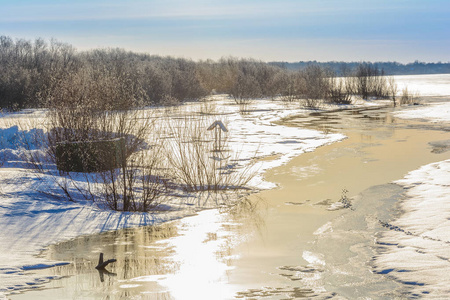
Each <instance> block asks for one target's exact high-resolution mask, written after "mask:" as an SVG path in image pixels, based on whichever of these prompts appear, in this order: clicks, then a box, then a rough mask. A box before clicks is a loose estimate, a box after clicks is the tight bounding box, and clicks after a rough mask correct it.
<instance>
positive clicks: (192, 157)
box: [165, 117, 255, 192]
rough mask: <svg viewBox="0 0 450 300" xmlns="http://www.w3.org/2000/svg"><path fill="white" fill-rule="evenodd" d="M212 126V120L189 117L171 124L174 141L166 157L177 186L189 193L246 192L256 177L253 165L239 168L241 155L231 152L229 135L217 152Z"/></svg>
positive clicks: (225, 137) (167, 150)
mask: <svg viewBox="0 0 450 300" xmlns="http://www.w3.org/2000/svg"><path fill="white" fill-rule="evenodd" d="M209 123H212V120H211V119H208V118H204V117H202V118H192V117H191V118H190V117H186V118H184V119H180V120H178V122H171V123H170V124H168V129H169V132H170V135H171V136H172V139H171V140H170V141H168V142H167V143H166V150H165V153H166V155H167V161H168V166H169V168H170V170H171V175H172V178H173V180H174V182H176V183H178V184H179V185H182V186H183V187H184V189H185V190H187V191H215V192H217V191H222V190H229V189H239V188H244V187H245V185H246V184H247V183H248V182H249V181H250V180H251V179H252V178H253V177H254V175H255V172H253V171H252V170H251V165H252V164H251V163H250V164H249V165H247V166H244V167H243V166H240V165H239V159H238V155H239V154H238V153H234V154H233V153H231V152H229V151H230V149H228V140H227V136H226V135H222V136H223V140H222V141H221V143H220V149H215V141H214V137H213V133H212V131H206V128H208V126H209V125H210V124H209ZM216 147H217V145H216Z"/></svg>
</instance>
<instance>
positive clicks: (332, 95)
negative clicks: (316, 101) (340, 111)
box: [326, 76, 352, 104]
mask: <svg viewBox="0 0 450 300" xmlns="http://www.w3.org/2000/svg"><path fill="white" fill-rule="evenodd" d="M329 80H330V84H329V90H328V93H327V96H326V101H327V102H328V103H332V104H351V103H352V95H351V94H350V92H349V87H348V84H347V80H346V78H336V77H335V76H331V77H330V78H329Z"/></svg>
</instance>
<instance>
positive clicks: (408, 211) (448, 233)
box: [375, 160, 450, 297]
mask: <svg viewBox="0 0 450 300" xmlns="http://www.w3.org/2000/svg"><path fill="white" fill-rule="evenodd" d="M397 183H398V184H401V185H403V186H404V187H405V188H406V189H407V191H406V198H405V199H404V201H402V202H401V204H400V210H401V211H403V214H402V215H401V216H400V217H399V218H397V219H396V220H395V221H393V222H391V223H390V225H391V226H396V227H395V228H396V230H389V231H387V232H384V233H383V234H382V236H381V237H380V238H379V239H378V243H379V244H381V245H383V246H382V253H381V255H379V256H378V257H376V259H375V266H376V271H377V272H379V273H382V274H388V276H392V277H393V278H395V279H396V280H398V281H400V282H403V283H408V284H410V285H412V286H414V292H415V293H416V294H419V295H423V294H429V295H430V296H433V297H445V296H448V295H449V294H450V247H449V244H450V209H449V208H450V160H445V161H442V162H438V163H432V164H429V165H426V166H423V167H421V168H420V169H418V170H415V171H413V172H410V173H409V174H408V175H407V176H405V178H403V179H401V180H399V181H397Z"/></svg>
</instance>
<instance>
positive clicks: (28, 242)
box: [0, 96, 373, 297]
mask: <svg viewBox="0 0 450 300" xmlns="http://www.w3.org/2000/svg"><path fill="white" fill-rule="evenodd" d="M233 103H234V101H233V100H232V99H230V98H227V97H224V96H216V97H215V98H214V99H211V100H210V101H208V102H203V103H188V104H185V105H183V106H181V107H178V108H173V109H171V110H170V111H169V112H167V111H166V110H165V109H152V110H153V112H154V113H156V114H160V115H161V116H164V118H167V117H168V116H169V117H170V118H174V119H176V118H180V117H184V116H186V115H191V116H194V117H195V116H202V115H205V114H207V115H209V116H210V118H211V119H213V120H215V119H217V118H223V119H226V121H227V122H226V123H227V126H228V130H229V132H230V136H229V146H230V148H232V149H235V151H239V155H240V156H239V158H240V163H242V164H244V165H245V164H248V163H250V162H252V161H254V160H256V164H255V166H254V167H255V169H257V170H258V174H257V175H256V176H255V177H254V178H253V179H252V181H251V182H250V185H251V186H253V187H256V188H257V189H268V188H273V187H274V185H273V183H270V182H267V181H264V180H263V176H262V175H263V173H264V172H265V171H266V170H268V169H270V168H273V167H276V166H279V165H282V164H284V163H286V162H287V161H289V160H290V159H291V158H293V157H295V156H298V155H300V154H301V153H304V152H308V151H313V150H314V149H316V148H317V147H320V146H322V145H325V144H329V143H333V142H336V141H338V140H341V139H343V138H344V136H343V135H341V134H325V133H322V132H319V131H315V130H309V129H303V128H289V127H284V126H279V125H277V126H276V125H274V124H273V122H274V121H276V120H278V119H279V118H280V117H283V116H286V115H289V114H308V113H309V111H308V110H304V109H301V108H299V107H298V106H292V105H286V104H285V103H282V102H280V101H278V102H274V101H269V100H259V101H254V102H252V103H250V104H249V105H247V106H245V108H243V107H241V106H238V105H236V104H233ZM369 103H370V104H373V102H369ZM360 105H364V102H363V101H361V104H360ZM218 109H220V112H219V111H218ZM329 109H333V108H332V107H329ZM155 118H157V115H156V116H155ZM30 119H31V120H33V122H31V123H34V124H40V123H42V122H44V120H43V112H42V111H26V112H22V113H18V114H7V115H4V116H3V117H2V118H1V119H0V120H1V121H2V125H3V126H2V127H3V129H1V130H2V132H1V133H2V134H1V135H2V137H3V139H2V140H1V146H2V149H0V152H1V154H2V156H3V158H5V161H3V166H2V168H1V169H0V172H1V173H0V174H1V177H0V181H1V182H0V186H1V194H0V228H2V229H3V230H1V231H0V295H3V297H5V295H6V294H8V293H11V292H16V291H18V290H22V289H30V288H34V287H38V286H39V285H41V284H42V283H45V282H48V281H49V280H51V279H54V278H55V277H54V276H49V277H48V276H44V277H43V276H41V275H36V274H33V273H32V272H29V270H33V269H39V268H45V267H51V266H55V265H59V264H61V263H63V262H60V261H48V260H46V259H44V258H42V257H37V255H38V254H39V253H40V252H41V251H42V250H43V249H44V248H45V247H46V246H48V245H50V244H54V243H58V242H62V241H66V240H69V239H72V238H75V237H77V236H80V235H87V234H95V233H99V232H105V231H110V230H118V229H122V228H130V227H139V226H146V225H155V224H161V223H164V222H167V221H170V220H175V219H179V218H183V217H186V216H190V215H194V214H196V213H198V212H199V211H201V210H204V209H208V208H214V207H217V203H214V202H215V201H209V202H208V201H200V200H199V199H202V200H205V199H207V198H208V195H207V194H202V195H198V194H192V195H185V197H182V198H177V197H174V198H171V199H169V200H168V201H167V202H165V203H164V206H163V210H159V211H155V212H153V213H127V212H114V211H105V210H102V209H100V208H99V207H97V205H95V204H93V203H91V202H87V201H84V200H83V199H77V202H76V203H73V202H69V201H67V200H64V199H58V198H55V197H51V196H49V195H48V193H47V192H48V191H52V190H53V189H54V188H55V187H54V186H50V185H49V183H50V182H51V181H50V180H46V178H45V176H44V180H42V179H38V178H37V177H35V176H34V174H33V171H32V169H31V168H30V166H27V164H26V161H24V160H23V159H22V156H21V154H22V151H25V150H24V149H22V148H20V145H18V144H17V143H16V142H15V141H16V140H18V139H19V138H23V137H25V138H26V137H28V136H30V140H32V138H33V137H32V136H31V135H32V133H33V132H34V131H33V130H27V131H25V130H20V129H18V128H17V127H15V126H14V125H16V124H20V123H25V124H27V123H28V122H29V120H30ZM32 129H33V128H32ZM17 134H18V135H17ZM231 197H234V198H236V197H239V194H233V195H231ZM213 200H214V199H213ZM218 204H219V205H220V204H221V201H219V203H218Z"/></svg>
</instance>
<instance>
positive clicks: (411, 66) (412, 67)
mask: <svg viewBox="0 0 450 300" xmlns="http://www.w3.org/2000/svg"><path fill="white" fill-rule="evenodd" d="M365 63H366V64H370V65H371V66H372V67H374V68H376V69H378V70H379V71H381V70H383V71H384V73H385V74H386V75H419V74H449V73H450V62H447V63H444V62H436V63H426V62H420V61H418V60H416V61H414V62H412V63H407V64H402V63H399V62H374V63H371V62H365ZM270 64H272V65H276V66H280V67H283V68H286V69H289V70H293V71H296V70H303V69H305V68H306V67H308V66H310V65H317V66H320V67H324V68H327V69H331V70H333V71H334V72H335V73H336V74H337V75H338V76H349V74H351V73H352V72H354V70H355V69H356V68H358V66H359V65H360V64H361V62H343V61H329V62H318V61H299V62H270Z"/></svg>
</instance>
